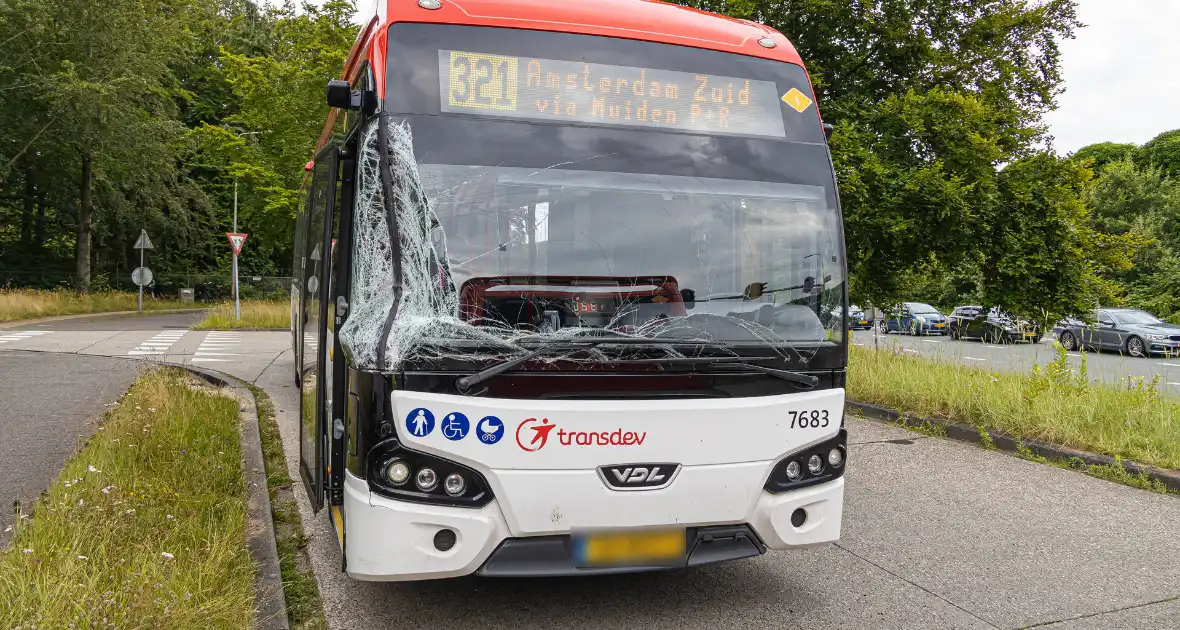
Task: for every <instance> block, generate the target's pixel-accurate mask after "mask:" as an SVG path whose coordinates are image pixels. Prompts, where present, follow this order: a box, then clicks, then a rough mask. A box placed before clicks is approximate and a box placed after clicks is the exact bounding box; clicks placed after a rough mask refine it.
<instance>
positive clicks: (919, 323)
mask: <svg viewBox="0 0 1180 630" xmlns="http://www.w3.org/2000/svg"><path fill="white" fill-rule="evenodd" d="M877 327H878V328H879V329H880V330H881V332H882V333H886V334H888V333H891V332H904V333H909V334H911V335H945V334H946V317H945V316H943V314H942V313H939V312H938V309H936V308H934V307H933V306H930V305H929V304H923V303H921V302H902V303H901V305H899V306H898V307H896V308H894V309H893V312H891V313H890V314H889V315H888V316H886V317H883V318H881V321H880V322H879V323H878V324H877Z"/></svg>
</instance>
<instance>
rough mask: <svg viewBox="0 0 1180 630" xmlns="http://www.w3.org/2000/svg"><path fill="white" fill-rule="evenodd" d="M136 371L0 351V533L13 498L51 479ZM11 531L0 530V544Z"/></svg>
mask: <svg viewBox="0 0 1180 630" xmlns="http://www.w3.org/2000/svg"><path fill="white" fill-rule="evenodd" d="M0 347H2V346H0ZM136 375H137V366H136V363H135V362H134V361H130V360H127V359H122V358H106V357H96V356H73V355H69V354H49V353H36V352H21V351H0V436H3V437H2V438H0V462H3V465H0V532H3V530H5V529H7V528H8V527H9V526H11V525H12V522H13V520H14V518H15V510H14V509H12V505H13V502H14V501H20V502H21V503H22V504H23V505H28V504H29V503H31V502H32V501H33V500H34V499H35V498H36V497H37V495H39V494H40V493H41V492H42V491H43V490H44V489H45V488H46V487H48V486H49V484H50V483H52V482H53V480H54V479H55V478H56V477H57V474H58V471H60V470H61V467H62V465H63V464H65V461H66V458H68V457H69V456H70V455H71V454H72V453H73V452H74V450H75V448H76V447H77V445H78V442H79V440H80V439H84V438H87V437H89V436H90V434H92V433H93V432H94V430H95V426H96V425H95V422H94V421H95V420H97V419H98V418H99V417H101V416H102V413H103V411H104V410H105V408H106V405H107V404H108V403H111V402H114V401H115V400H116V399H118V397H119V396H121V395H122V394H123V393H124V392H125V391H127V389H128V388H129V387H131V383H133V382H134V381H135V378H136ZM10 536H11V533H8V534H7V535H4V534H0V545H2V544H3V543H4V542H5V541H6V540H7V539H8V538H9V537H10Z"/></svg>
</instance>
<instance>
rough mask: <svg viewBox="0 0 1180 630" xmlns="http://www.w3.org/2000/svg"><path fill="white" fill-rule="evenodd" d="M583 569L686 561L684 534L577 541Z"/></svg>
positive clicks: (576, 538) (620, 534) (669, 532)
mask: <svg viewBox="0 0 1180 630" xmlns="http://www.w3.org/2000/svg"><path fill="white" fill-rule="evenodd" d="M573 543H574V562H575V563H576V564H579V565H582V566H602V565H646V564H670V563H673V562H677V561H679V560H682V559H683V558H684V552H685V534H684V530H682V529H678V530H652V531H641V532H618V533H598V534H586V535H581V536H574V537H573Z"/></svg>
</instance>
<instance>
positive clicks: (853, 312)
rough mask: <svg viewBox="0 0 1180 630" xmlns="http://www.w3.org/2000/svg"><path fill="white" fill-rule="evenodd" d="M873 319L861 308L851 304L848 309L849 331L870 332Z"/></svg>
mask: <svg viewBox="0 0 1180 630" xmlns="http://www.w3.org/2000/svg"><path fill="white" fill-rule="evenodd" d="M872 328H873V318H872V317H869V316H868V315H867V314H866V313H865V311H864V309H863V308H861V307H859V306H857V305H855V304H852V305H850V306H849V307H848V329H849V330H872Z"/></svg>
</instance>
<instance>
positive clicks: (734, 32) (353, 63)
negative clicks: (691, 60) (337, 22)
mask: <svg viewBox="0 0 1180 630" xmlns="http://www.w3.org/2000/svg"><path fill="white" fill-rule="evenodd" d="M378 1H379V2H385V3H387V4H386V5H385V6H384V7H380V8H384V9H385V10H384V11H381V10H380V8H379V10H378V15H377V16H374V17H373V18H372V19H371V20H370V21H369V22H368V23H367V24H366V25H365V26H364V28H362V29H361V32H360V33H359V34H358V35H357V41H356V43H355V44H354V45H353V47H352V50H351V51H349V54H348V59H347V60H346V61H345V62H344V68H343V71H342V72H341V75H340V76H341V77H342V78H344V79H351V78H352V76H353V74H354V72H355V71H356V68H357V67H359V66H360V64H361V61H362V60H363V59H366V58H367V59H369V60H371V62H372V64H373V66H374V68H384V66H385V64H384V58H385V51H386V46H387V41H386V39H387V37H388V34H387V32H386V29H385V27H386V26H388V25H389V24H392V23H394V22H427V23H435V24H466V25H471V26H494V27H501V28H519V29H529V30H538V31H558V32H563V33H578V34H583V35H601V36H605V37H622V38H627V39H638V40H643V41H650V42H660V43H664V44H677V45H681V46H692V47H694V48H704V49H708V50H718V51H723V52H729V53H738V54H742V55H749V56H751V57H762V58H764V59H773V60H775V61H782V62H786V63H793V64H797V65H799V66H802V65H803V61H802V60H801V59H800V58H799V53H798V52H797V51H796V50H795V47H794V46H793V45H792V44H791V42H790V40H788V39H787V38H786V37H784V36H783V35H782V34H781V33H779V32H778V31H776V30H774V29H772V28H770V27H769V26H766V25H764V24H759V23H757V22H751V21H749V20H739V19H735V18H731V17H726V16H724V15H718V14H716V13H709V12H707V11H699V10H697V9H691V8H688V7H682V6H679V5H675V4H668V3H666V2H658V1H657V0H439V1H440V2H441V4H442V6H441V7H440V8H438V9H434V10H431V9H423V8H422V7H421V6H419V5H418V1H417V0H378ZM766 37H769V38H770V39H772V40H774V42H775V47H774V48H767V47H765V46H763V45H761V44H759V43H758V41H759V40H760V39H763V38H766ZM374 79H375V80H376V82H377V85H376V88H377V94H378V96H379V97H382V98H383V97H384V96H385V73H384V72H377V73H375V76H374ZM338 113H339V110H335V109H333V110H332V111H331V113H330V114H329V117H328V121H327V123H326V124H325V125H324V130H323V134H322V135H321V137H320V141H319V142H318V143H317V145H316V149H317V150H318V149H319V147H320V146H322V145H323V143H324V142H325V141H326V140H327V138H328V136H329V134H330V132H331V128H332V125H333V123H334V122H335V119H336V116H337V115H338ZM817 113H818V111H817Z"/></svg>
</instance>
